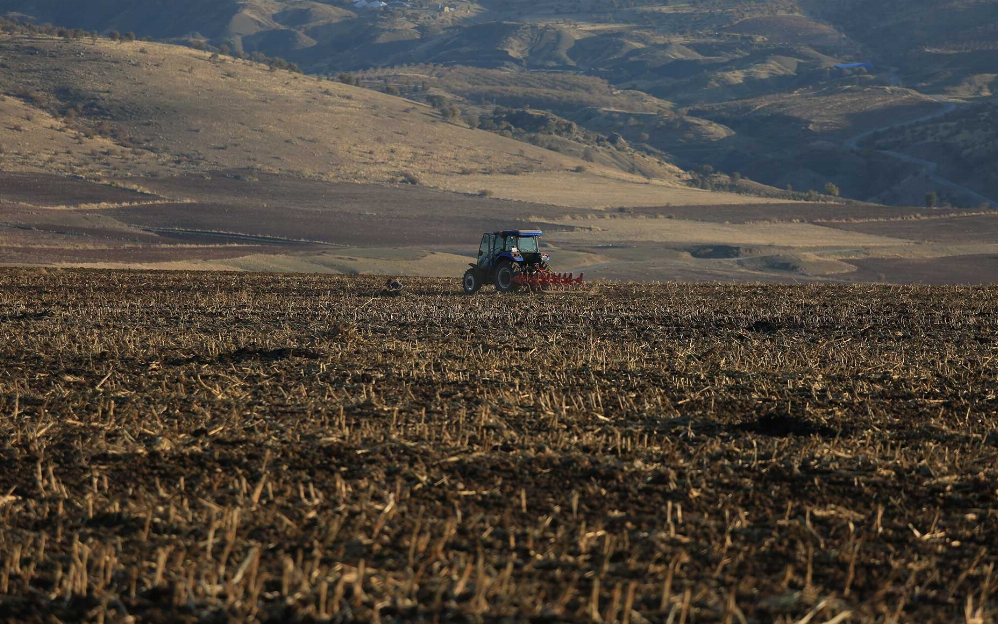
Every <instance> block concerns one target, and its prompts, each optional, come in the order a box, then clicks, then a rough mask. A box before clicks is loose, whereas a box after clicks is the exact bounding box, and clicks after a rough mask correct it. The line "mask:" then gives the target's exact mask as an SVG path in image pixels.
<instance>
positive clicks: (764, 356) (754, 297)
mask: <svg viewBox="0 0 998 624" xmlns="http://www.w3.org/2000/svg"><path fill="white" fill-rule="evenodd" d="M404 281H405V283H406V286H407V288H406V291H405V294H404V295H403V296H396V297H392V296H386V295H384V294H383V291H382V290H381V288H382V283H383V279H382V280H378V279H357V278H322V277H314V276H313V277H295V276H282V277H273V276H238V277H236V276H233V275H210V274H164V273H114V272H64V271H54V272H48V273H46V272H33V271H6V272H2V273H0V287H2V288H0V306H2V310H3V316H2V317H0V357H2V358H3V361H4V363H5V364H4V367H3V368H2V369H0V423H2V424H3V426H2V427H0V595H4V599H3V603H4V609H5V612H6V615H7V616H8V617H9V618H11V619H12V620H15V621H16V620H46V619H47V620H53V621H54V619H53V618H58V619H59V620H61V621H70V620H73V621H78V620H83V619H88V620H92V621H105V622H117V621H122V622H123V621H131V618H134V619H135V620H141V621H177V620H180V619H192V620H193V619H215V620H225V619H238V620H263V621H288V620H312V619H331V620H335V621H353V620H362V621H380V622H402V621H412V620H415V619H420V620H426V621H430V620H437V621H469V620H474V621H496V622H498V621H502V618H511V619H514V620H521V621H522V620H527V619H532V620H545V621H552V620H557V621H577V622H593V621H597V622H621V623H623V622H643V621H651V622H673V623H676V622H743V621H744V622H779V623H784V624H789V623H799V622H805V621H815V622H832V621H834V622H843V621H850V622H870V623H873V622H885V621H904V622H907V621H912V622H915V621H917V622H926V623H930V622H940V623H942V622H946V623H949V622H954V621H960V622H967V623H968V624H969V623H970V622H985V621H990V620H991V618H993V617H994V615H995V610H996V607H998V605H996V603H995V600H994V597H993V589H994V582H995V581H994V574H993V573H994V565H995V563H996V558H995V553H994V552H993V548H992V546H993V544H994V543H995V542H996V540H998V534H996V529H998V525H996V523H995V517H994V514H993V513H992V511H991V508H992V507H993V503H994V491H993V490H994V482H995V479H996V478H998V474H996V471H995V465H996V461H998V452H996V446H995V440H996V436H998V431H996V429H995V423H994V422H993V419H992V418H991V417H990V415H991V414H992V413H993V412H994V410H995V409H996V408H998V404H996V401H998V399H996V395H995V393H994V388H993V383H992V382H993V380H994V378H995V376H996V375H998V365H996V363H995V359H994V356H993V347H992V345H993V344H994V341H995V338H996V336H998V321H996V317H995V315H994V310H995V305H996V301H995V298H996V291H995V290H994V289H969V288H964V289H956V288H948V289H929V288H887V287H868V286H863V287H848V288H847V287H799V288H786V287H764V286H750V287H744V286H743V287H726V286H717V285H700V286H679V285H674V284H659V285H654V286H649V287H637V286H633V285H605V286H602V287H600V288H598V289H597V290H596V291H593V292H591V293H589V294H580V295H573V296H565V297H545V298H544V299H543V302H544V306H543V308H541V309H540V311H537V312H535V313H533V314H525V309H526V306H527V305H530V304H532V303H533V302H535V301H536V299H532V298H527V297H524V296H508V297H500V296H495V295H485V294H482V295H479V296H477V297H474V298H467V297H464V296H462V295H458V294H456V291H457V290H458V284H457V283H456V282H457V280H447V281H443V280H417V279H405V280H404Z"/></svg>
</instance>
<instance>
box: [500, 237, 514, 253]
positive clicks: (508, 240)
mask: <svg viewBox="0 0 998 624" xmlns="http://www.w3.org/2000/svg"><path fill="white" fill-rule="evenodd" d="M503 238H504V239H505V240H504V242H503V247H502V250H503V251H512V250H513V248H514V247H516V237H515V236H505V237H503Z"/></svg>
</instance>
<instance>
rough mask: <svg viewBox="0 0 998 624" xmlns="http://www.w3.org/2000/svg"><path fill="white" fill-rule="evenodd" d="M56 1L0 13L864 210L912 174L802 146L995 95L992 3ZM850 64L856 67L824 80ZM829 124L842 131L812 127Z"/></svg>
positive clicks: (617, 161)
mask: <svg viewBox="0 0 998 624" xmlns="http://www.w3.org/2000/svg"><path fill="white" fill-rule="evenodd" d="M65 4H66V3H64V2H61V1H57V0H2V1H0V11H3V12H5V13H6V14H7V15H11V16H16V17H18V18H19V19H27V20H32V21H34V22H36V23H40V22H46V21H48V22H54V23H57V24H60V25H63V26H67V27H77V28H85V29H90V30H96V31H99V32H102V33H108V32H110V31H112V30H114V31H118V32H121V33H125V32H128V31H133V32H134V33H136V34H137V35H138V36H139V37H144V36H148V37H152V38H155V39H158V40H163V41H170V42H187V43H190V44H192V45H195V46H197V47H200V48H205V49H208V50H218V51H220V52H222V53H225V52H231V53H232V54H234V55H236V56H242V57H246V58H249V57H253V56H255V57H256V58H257V59H258V60H264V58H265V57H266V56H270V57H282V58H284V59H287V61H289V62H292V63H296V64H297V65H298V66H300V67H301V68H303V69H304V70H305V71H306V72H307V73H311V74H320V75H326V76H338V75H340V74H342V73H343V72H355V73H356V75H358V76H359V77H360V80H361V84H363V86H366V87H368V88H372V89H376V90H388V89H389V88H395V86H396V85H398V84H401V85H402V86H405V82H406V79H405V78H400V77H401V76H409V77H413V76H417V75H420V74H421V75H422V76H423V77H422V78H421V79H420V80H419V82H418V83H417V84H418V86H420V87H422V86H427V85H428V87H429V90H428V91H426V90H423V91H419V90H414V91H408V92H407V91H403V93H404V94H405V95H406V96H407V97H409V98H410V99H413V100H416V101H421V102H424V103H425V102H427V99H426V97H427V96H431V95H437V96H445V97H447V98H449V99H450V100H451V101H452V103H453V104H456V105H458V106H459V107H461V109H462V114H463V116H481V115H482V114H483V113H485V114H488V108H487V107H491V106H494V105H502V106H507V107H513V108H521V107H525V106H527V105H529V106H531V107H532V108H533V109H535V110H536V109H541V110H544V111H547V112H550V113H552V114H554V115H556V116H558V117H560V118H563V119H565V120H567V121H570V122H572V123H574V124H577V125H578V126H579V127H581V128H583V129H585V130H586V131H590V132H594V133H597V134H602V135H604V136H611V135H613V134H617V135H620V136H621V137H622V138H624V139H626V140H627V141H628V142H629V143H630V144H631V146H632V147H633V148H634V149H635V151H638V152H643V153H645V154H647V155H649V156H651V157H653V158H654V159H656V160H660V161H664V162H666V163H669V164H671V165H675V166H678V167H681V168H684V169H694V168H698V167H702V166H710V167H713V168H714V169H719V170H722V171H725V172H727V173H732V174H733V173H739V174H741V175H751V176H753V178H754V181H755V182H758V183H762V184H764V185H769V186H776V187H779V188H784V187H786V186H787V185H788V184H789V185H791V186H792V187H793V188H795V189H798V190H801V191H808V190H820V189H822V188H824V187H825V186H826V185H827V184H829V183H832V184H835V185H837V186H839V187H840V188H841V190H842V193H843V194H844V195H846V196H848V197H851V198H853V199H858V200H864V201H898V202H904V201H909V200H910V195H908V194H905V193H898V192H897V190H898V188H899V186H901V185H904V184H905V183H906V180H908V179H909V178H910V177H911V175H913V174H915V173H917V167H915V168H912V167H907V166H904V163H902V162H899V161H896V160H891V159H887V160H885V159H883V158H880V157H879V156H878V155H876V154H869V153H862V152H860V153H857V152H855V151H854V150H850V149H840V150H838V151H837V153H836V158H838V159H839V160H841V161H843V162H849V163H852V164H851V165H850V166H849V167H845V168H844V169H842V170H835V171H830V170H829V167H828V165H827V162H826V161H827V160H828V150H827V149H822V150H818V153H815V150H813V149H811V148H810V147H808V146H811V145H812V144H813V143H815V142H823V143H827V142H829V141H830V142H833V143H834V142H837V141H838V136H841V135H847V136H855V135H857V134H860V133H861V132H863V131H866V130H868V129H869V126H868V125H867V121H868V120H869V119H871V118H875V117H877V116H878V115H879V116H880V117H887V118H891V119H892V120H893V119H900V120H905V119H914V118H918V116H919V114H920V113H921V112H922V111H919V110H918V109H917V107H909V109H910V110H911V111H912V112H913V113H916V115H915V116H914V117H911V116H907V117H906V116H905V115H906V113H905V111H904V109H903V108H902V109H899V108H898V106H896V101H897V99H898V98H897V97H883V94H882V93H878V92H877V91H876V89H878V88H885V87H891V88H900V87H907V88H909V89H911V90H912V91H911V92H910V93H909V95H910V98H909V99H917V98H919V97H920V95H931V96H940V95H941V96H944V97H948V98H964V99H966V98H980V97H988V96H989V94H990V93H992V92H993V90H994V88H996V86H998V82H996V80H998V79H996V76H998V61H996V59H998V55H995V54H994V51H995V47H996V46H998V41H996V33H995V30H994V28H995V23H996V20H995V15H996V11H998V1H996V0H974V1H971V0H945V1H943V2H934V1H933V2H930V1H929V0H915V1H913V2H899V1H896V0H845V1H843V2H834V3H829V2H818V1H816V0H762V1H758V2H752V3H746V2H743V1H739V0H703V1H700V2H696V3H661V2H652V1H649V0H627V1H611V0H573V1H571V2H565V1H558V2H555V1H548V0H539V1H531V2H519V1H511V0H510V1H504V2H498V1H493V0H475V1H461V2H454V3H450V4H448V5H447V6H446V7H444V6H443V5H441V4H439V3H436V2H430V1H429V0H405V1H401V2H394V3H392V4H391V6H387V7H384V8H380V9H374V8H370V7H365V6H357V5H355V3H354V2H348V1H347V0H326V1H323V2H310V1H305V0H240V1H236V0H212V1H209V2H204V1H197V2H195V1H193V0H182V1H181V2H177V3H166V2H147V3H141V4H136V3H133V2H130V1H128V0H97V1H95V2H93V3H86V4H79V5H71V6H69V7H66V6H65ZM445 8H446V9H447V10H444V9H445ZM281 62H283V61H281ZM850 62H859V63H864V64H865V65H864V66H862V67H859V68H855V69H839V68H837V66H838V65H841V64H844V63H850ZM545 79H547V81H546V84H543V88H538V86H537V84H538V83H539V82H540V83H545ZM594 80H596V81H602V84H603V88H604V90H605V91H606V93H604V94H602V95H600V96H599V97H594V96H596V95H597V93H596V91H594V89H593V86H594V84H598V83H593V82H587V81H594ZM424 83H425V84H424ZM409 86H412V85H409ZM845 89H853V90H854V92H853V94H852V96H851V97H849V98H842V97H839V95H837V94H841V93H842V92H843V90H845ZM856 93H861V94H866V95H867V97H864V98H857V97H855V95H856ZM825 95H828V97H827V98H826V97H824V96H825ZM604 96H605V97H604ZM773 99H781V100H786V103H787V106H788V107H789V108H793V109H796V110H798V111H799V110H803V109H810V110H812V111H818V110H821V111H822V112H821V113H817V114H815V115H814V116H811V117H808V116H807V115H805V116H803V117H801V116H799V115H796V114H790V115H787V116H783V117H780V116H774V115H772V114H771V113H772V111H771V110H767V109H766V108H765V107H758V108H757V105H758V104H759V103H763V102H766V101H771V100H773ZM923 99H924V102H925V103H926V104H929V103H930V102H929V100H928V99H926V98H923ZM597 100H600V101H599V103H598V104H597V103H596V101H597ZM606 100H609V101H606ZM860 100H862V101H860ZM721 110H724V111H737V114H735V115H730V114H727V113H726V112H725V113H724V114H718V111H721ZM691 111H692V112H691ZM648 112H657V114H656V115H644V113H648ZM635 113H638V114H637V115H635ZM829 115H837V116H838V117H839V118H840V119H841V120H843V121H844V123H841V124H837V125H836V127H835V128H832V127H831V126H828V125H827V124H824V120H823V119H822V118H825V117H828V116H829ZM884 127H886V125H885V126H884ZM760 128H766V129H767V131H766V132H762V131H760V130H759V129H760ZM823 128H828V129H830V130H831V131H829V132H823V131H822V129H823ZM771 130H772V131H771ZM850 132H851V135H850V134H849V133H850ZM521 138H523V137H521ZM542 138H543V137H542ZM532 142H535V143H542V144H544V146H545V147H556V148H558V149H561V148H564V149H565V150H566V153H568V154H570V155H574V156H581V155H582V152H583V150H584V146H583V147H578V146H572V145H567V144H564V143H563V142H561V141H555V142H553V143H552V142H551V141H550V140H549V139H547V138H543V140H542V141H540V142H538V141H533V140H532ZM838 142H839V143H841V142H840V141H838ZM826 147H827V145H826ZM624 160H630V162H627V163H624V162H622V159H621V158H619V155H616V154H614V155H612V157H611V156H608V157H605V158H597V159H596V160H595V161H594V162H595V163H597V164H598V165H607V166H610V167H614V168H621V165H623V167H622V168H623V170H625V171H639V172H641V173H642V174H649V173H650V174H651V177H658V174H657V173H654V172H653V171H652V170H650V169H649V168H648V167H649V165H650V163H648V162H645V163H639V164H635V163H634V161H633V159H624ZM750 165H751V166H750ZM857 170H860V171H864V172H865V173H864V175H862V176H856V175H854V173H853V172H854V171H857ZM986 174H987V172H982V171H976V170H975V171H973V172H971V173H970V174H969V175H966V176H964V177H965V178H967V179H970V180H978V179H983V177H986ZM933 184H934V183H931V181H930V185H929V186H933ZM975 184H976V183H975ZM935 187H937V188H936V190H937V191H938V192H944V191H945V190H946V189H947V187H946V185H938V184H936V185H935ZM461 188H466V187H461ZM974 188H975V189H976V191H977V192H982V191H983V190H984V189H983V187H980V186H974ZM955 199H956V200H957V201H963V200H961V199H959V198H955ZM968 201H969V200H968ZM963 203H967V202H966V201H964V202H963ZM968 205H969V204H968Z"/></svg>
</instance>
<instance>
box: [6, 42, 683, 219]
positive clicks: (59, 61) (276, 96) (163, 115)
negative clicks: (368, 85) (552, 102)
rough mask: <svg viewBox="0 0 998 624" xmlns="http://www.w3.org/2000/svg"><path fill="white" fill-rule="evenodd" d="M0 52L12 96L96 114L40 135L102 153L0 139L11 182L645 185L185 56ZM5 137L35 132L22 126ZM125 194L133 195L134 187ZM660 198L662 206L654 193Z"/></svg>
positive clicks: (351, 90)
mask: <svg viewBox="0 0 998 624" xmlns="http://www.w3.org/2000/svg"><path fill="white" fill-rule="evenodd" d="M140 49H145V50H146V52H145V53H140V52H139V50H140ZM0 51H2V52H3V54H4V55H5V59H7V60H6V67H5V68H0V78H2V80H3V81H4V83H5V84H7V85H9V89H11V91H14V92H23V93H37V94H40V95H39V98H38V100H39V101H44V102H47V104H45V106H46V107H47V108H48V109H51V111H50V112H54V113H56V114H58V112H59V111H60V110H62V109H63V108H67V107H69V106H70V105H74V106H75V105H83V106H89V107H90V108H96V109H99V110H101V111H103V112H102V114H101V116H100V117H93V118H86V117H85V118H83V119H82V120H77V121H74V122H73V125H72V126H69V125H65V124H64V123H63V121H61V120H58V119H55V118H50V116H47V115H46V118H47V119H46V121H45V122H44V123H46V124H49V125H52V126H53V128H54V130H53V132H56V133H62V134H64V135H65V140H64V141H63V142H69V141H73V140H76V139H77V138H78V137H79V136H82V135H79V133H78V132H77V131H76V130H75V129H74V128H76V127H81V128H85V127H89V128H91V130H96V131H98V133H99V134H98V136H97V137H95V139H94V140H95V141H98V142H102V143H101V144H100V146H99V147H100V148H101V149H97V148H94V147H92V146H90V145H89V144H85V145H84V146H82V147H81V148H80V149H75V150H74V157H73V158H72V159H70V158H68V157H63V156H60V155H58V153H57V154H56V160H54V161H52V162H48V160H47V159H48V155H49V153H50V152H52V151H53V150H54V151H55V152H59V151H60V150H63V147H62V145H61V144H60V143H58V142H56V143H55V144H53V145H52V149H48V146H47V145H46V146H36V145H32V146H30V149H20V150H17V151H12V148H13V147H16V146H17V144H16V143H13V141H12V140H11V139H10V138H8V137H7V135H6V134H3V131H2V130H0V144H4V145H6V143H12V145H10V146H6V149H7V153H6V154H4V155H3V156H2V158H3V162H4V163H5V165H6V166H7V168H8V169H10V170H31V171H38V170H42V168H43V165H45V166H47V167H48V169H47V170H49V171H57V172H61V173H73V174H77V175H84V176H87V177H100V176H109V175H118V176H124V175H137V176H160V175H164V174H175V173H178V172H181V171H184V172H192V171H193V172H204V171H212V170H219V169H243V170H256V171H259V172H274V173H284V174H291V175H296V176H303V177H308V178H315V179H322V180H338V181H354V182H361V183H381V184H383V183H398V182H400V181H402V180H403V179H404V178H405V177H406V175H407V174H408V175H409V176H414V179H417V180H421V181H424V182H425V181H426V180H431V179H432V182H431V184H432V185H433V186H436V187H438V188H442V189H449V190H467V189H465V186H466V184H467V182H468V180H467V177H466V176H462V175H461V171H463V170H467V169H468V168H469V167H470V168H475V169H481V170H489V171H494V172H513V171H515V172H518V173H531V172H533V173H538V172H540V173H543V174H544V175H545V176H547V177H549V178H552V179H554V180H556V181H557V182H558V184H560V185H561V186H568V185H571V186H573V187H577V188H581V189H584V190H588V191H591V192H592V193H598V192H599V191H600V189H601V188H602V186H603V185H604V184H605V182H606V181H605V178H606V177H607V176H610V177H614V178H618V179H622V180H626V181H628V182H632V183H636V182H638V181H643V178H641V177H639V176H636V175H629V174H625V173H623V172H621V171H620V170H618V169H614V168H611V167H608V166H601V165H598V164H597V165H592V164H589V165H587V166H586V167H587V171H589V173H588V174H586V175H579V174H573V173H570V172H571V171H572V170H573V169H575V168H577V167H579V166H581V165H583V161H582V160H581V159H579V158H574V157H571V156H567V155H564V154H560V153H557V152H553V151H551V150H547V149H543V148H540V147H536V146H533V145H530V144H527V143H523V142H520V141H515V140H513V139H508V138H504V137H501V136H499V135H496V134H493V133H490V132H485V131H479V130H471V129H469V128H467V127H464V126H463V125H460V124H455V123H450V122H447V121H444V120H443V118H442V117H441V116H440V114H439V113H438V112H437V111H435V110H433V109H431V108H430V107H428V106H425V105H423V104H418V103H416V102H412V101H409V100H406V99H403V98H400V97H392V96H388V95H385V94H382V93H378V92H375V91H372V90H368V89H361V88H356V87H352V86H347V85H344V84H340V83H338V82H332V81H319V80H316V79H315V78H314V77H307V76H303V75H299V74H293V73H288V72H284V71H269V70H268V69H267V68H266V67H264V66H262V65H259V64H256V63H251V62H248V61H240V60H237V59H232V58H229V57H221V58H219V59H217V60H211V59H210V55H209V54H207V53H203V52H198V51H196V50H192V49H189V48H183V47H178V46H170V45H162V44H152V43H131V44H130V43H115V42H110V41H106V40H99V41H97V42H89V41H87V42H72V43H67V42H62V41H58V40H55V39H49V38H45V37H31V38H28V37H20V36H19V37H11V36H6V37H2V38H0ZM34 51H40V54H34ZM66 93H70V94H72V97H69V96H66V95H65V94H66ZM59 94H62V97H64V98H67V99H66V101H62V100H60V99H59V97H57V96H58V95H59ZM70 100H72V101H70ZM28 104H29V103H28V102H27V101H25V102H21V101H20V100H17V101H15V100H14V98H7V102H5V103H3V105H5V106H13V107H19V106H20V107H26V108H29V109H33V108H37V106H30V107H29V106H28ZM35 104H36V105H37V104H38V102H35ZM41 119H42V118H41V117H39V118H38V121H37V122H36V123H42V122H41ZM9 133H13V134H15V135H18V136H19V135H21V134H26V135H34V134H36V133H35V132H34V128H28V129H24V131H17V130H9ZM101 133H103V134H101ZM32 140H34V141H36V142H37V141H42V142H44V141H46V140H47V139H46V137H45V136H44V135H38V136H37V137H36V138H34V139H32ZM125 145H128V146H131V148H130V149H125V147H124V146H125ZM63 151H64V150H63ZM105 152H109V155H108V154H105ZM133 155H137V156H135V157H133ZM646 160H647V161H648V163H649V164H648V166H649V167H650V168H651V170H654V171H656V172H657V173H656V175H661V176H662V177H663V179H664V180H666V181H669V182H672V183H676V181H677V179H678V177H679V176H681V175H682V172H681V171H679V170H678V169H676V168H675V167H671V166H665V165H661V164H659V163H657V161H655V160H654V159H650V158H649V159H646ZM513 179H514V180H516V179H517V178H515V177H514V178H513ZM134 184H136V185H137V186H138V187H139V188H141V187H142V181H141V180H138V181H137V182H135V183H134ZM636 186H637V184H631V185H623V186H620V185H618V186H617V187H616V192H615V195H616V197H617V198H618V202H624V203H626V202H627V201H628V197H629V196H630V195H631V194H632V191H633V190H634V189H635V187H636ZM481 188H491V186H490V185H489V184H484V185H482V184H479V185H478V186H477V187H475V188H474V189H473V190H471V191H470V192H477V191H478V190H479V189H481ZM505 192H506V193H507V194H508V195H509V196H510V197H512V198H514V199H519V200H526V201H535V200H539V199H540V198H541V197H547V196H549V195H550V194H549V193H545V192H544V190H543V189H538V188H536V187H534V186H531V185H529V184H524V185H522V186H521V185H517V184H506V185H505ZM658 197H659V199H657V200H656V201H660V202H661V201H669V199H668V196H667V195H665V194H661V195H659V196H658ZM645 201H647V200H645Z"/></svg>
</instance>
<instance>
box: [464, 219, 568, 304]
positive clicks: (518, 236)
mask: <svg viewBox="0 0 998 624" xmlns="http://www.w3.org/2000/svg"><path fill="white" fill-rule="evenodd" d="M541 234H542V232H541V231H540V230H499V231H497V232H492V233H491V234H489V233H485V234H483V235H482V243H481V245H480V246H479V248H478V262H475V263H471V264H470V266H471V268H470V269H468V270H467V271H465V272H464V282H463V284H464V292H466V293H468V294H469V295H471V294H474V293H475V292H477V291H478V289H479V288H481V287H482V284H484V283H486V282H492V283H493V284H495V287H496V290H497V291H499V292H502V293H508V292H512V291H514V290H518V289H520V288H526V289H528V290H531V291H536V290H542V289H544V288H547V287H550V286H571V285H576V284H581V283H582V276H581V275H579V276H578V277H574V276H572V275H571V274H568V275H563V274H560V273H552V272H551V271H550V270H549V269H548V260H549V259H550V258H549V257H548V255H547V254H546V253H541V249H540V236H541Z"/></svg>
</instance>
